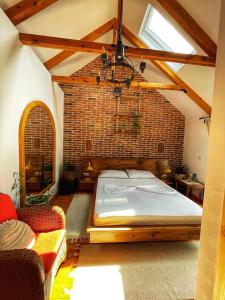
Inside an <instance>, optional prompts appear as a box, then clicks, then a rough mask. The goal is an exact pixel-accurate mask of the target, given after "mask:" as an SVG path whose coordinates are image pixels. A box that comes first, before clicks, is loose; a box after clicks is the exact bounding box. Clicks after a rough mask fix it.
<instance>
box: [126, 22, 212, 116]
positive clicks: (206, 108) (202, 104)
mask: <svg viewBox="0 0 225 300" xmlns="http://www.w3.org/2000/svg"><path fill="white" fill-rule="evenodd" d="M123 35H124V37H125V38H126V39H127V40H128V41H129V42H130V43H132V44H133V45H134V46H135V47H140V48H146V45H145V44H144V43H143V42H142V41H141V40H140V39H139V38H137V37H136V36H135V35H134V34H133V33H132V32H130V31H129V30H128V29H127V28H126V27H125V26H123ZM151 63H153V64H154V65H155V66H156V67H157V68H158V69H159V70H161V71H162V72H163V73H164V74H165V75H166V76H167V77H168V78H169V79H170V80H172V81H173V82H174V83H175V84H178V85H179V86H181V88H182V89H183V90H184V91H185V92H186V93H187V95H188V96H189V97H190V98H191V99H192V100H193V101H194V102H195V103H196V104H197V105H198V106H199V107H200V108H201V109H202V110H203V111H205V112H206V113H207V114H209V115H210V114H211V107H210V105H209V104H208V103H206V101H204V100H203V99H202V98H201V97H200V96H199V95H198V94H197V93H196V92H195V91H194V90H193V89H192V88H191V87H190V86H189V85H187V84H186V83H185V82H184V81H183V80H182V79H181V78H180V77H179V76H177V74H176V73H175V72H174V71H173V70H172V69H171V68H170V67H169V66H168V65H167V64H165V63H163V62H161V61H154V60H153V61H151Z"/></svg>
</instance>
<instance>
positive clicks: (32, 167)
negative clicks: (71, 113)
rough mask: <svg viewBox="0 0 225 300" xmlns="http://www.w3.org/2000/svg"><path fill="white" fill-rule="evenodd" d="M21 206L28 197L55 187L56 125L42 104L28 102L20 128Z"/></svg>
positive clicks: (39, 102) (45, 106)
mask: <svg viewBox="0 0 225 300" xmlns="http://www.w3.org/2000/svg"><path fill="white" fill-rule="evenodd" d="M19 151H20V183H21V192H20V205H21V206H23V205H24V203H25V200H26V197H27V195H33V194H34V195H37V194H42V193H45V192H46V191H47V190H49V189H50V187H51V186H52V185H53V184H54V183H55V124H54V120H53V117H52V114H51V112H50V110H49V108H48V107H47V105H45V104H44V103H43V102H41V101H34V102H31V103H30V104H29V105H28V106H27V107H26V108H25V110H24V112H23V115H22V117H21V120H20V128H19Z"/></svg>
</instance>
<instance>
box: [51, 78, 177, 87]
mask: <svg viewBox="0 0 225 300" xmlns="http://www.w3.org/2000/svg"><path fill="white" fill-rule="evenodd" d="M52 81H54V82H58V83H73V84H88V85H89V84H90V85H97V82H96V79H95V77H80V76H79V77H78V76H57V75H52ZM99 85H100V86H108V84H107V82H105V81H100V82H99ZM131 87H133V88H142V89H153V90H173V91H181V90H182V88H181V87H180V86H179V85H175V84H163V83H154V82H137V81H132V82H131Z"/></svg>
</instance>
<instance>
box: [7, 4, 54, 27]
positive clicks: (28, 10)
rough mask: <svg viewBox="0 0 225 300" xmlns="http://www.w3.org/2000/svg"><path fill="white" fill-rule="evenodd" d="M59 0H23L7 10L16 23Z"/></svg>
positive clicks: (12, 20)
mask: <svg viewBox="0 0 225 300" xmlns="http://www.w3.org/2000/svg"><path fill="white" fill-rule="evenodd" d="M56 1H58V0H22V1H20V2H18V3H17V4H15V5H13V6H11V7H9V8H8V9H6V10H5V13H6V15H7V16H8V17H9V19H10V20H11V22H12V23H13V24H14V25H18V24H19V23H21V22H23V21H25V20H26V19H28V18H30V17H32V16H33V15H35V14H37V13H38V12H40V11H41V10H43V9H44V8H46V7H48V6H49V5H51V4H53V3H55V2H56Z"/></svg>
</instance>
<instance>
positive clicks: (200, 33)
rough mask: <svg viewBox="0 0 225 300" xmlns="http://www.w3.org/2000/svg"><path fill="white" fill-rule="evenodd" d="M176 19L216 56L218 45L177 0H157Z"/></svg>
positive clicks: (198, 42)
mask: <svg viewBox="0 0 225 300" xmlns="http://www.w3.org/2000/svg"><path fill="white" fill-rule="evenodd" d="M157 1H158V2H159V3H160V5H161V6H162V7H163V8H164V9H165V10H166V11H167V12H168V13H169V14H170V15H171V16H172V17H173V18H174V20H175V21H176V22H177V23H178V24H179V25H180V26H181V27H182V28H183V29H184V30H185V31H186V32H187V33H188V34H189V35H190V36H191V37H192V39H193V40H194V41H195V42H196V43H197V44H198V45H199V46H200V47H201V48H202V50H204V51H205V53H206V54H207V55H209V56H212V57H216V51H217V45H216V43H214V41H213V40H212V39H211V38H210V37H209V36H208V34H207V33H206V32H205V31H204V30H203V29H202V28H201V27H200V26H199V25H198V23H197V22H196V21H195V20H194V19H193V18H192V17H191V16H190V15H189V13H188V12H187V11H186V10H185V9H184V8H183V6H181V5H180V3H179V2H178V1H177V0H157Z"/></svg>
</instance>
